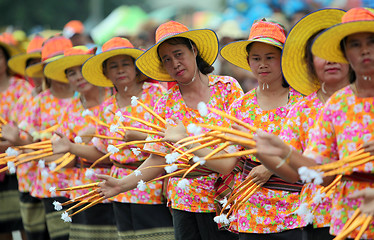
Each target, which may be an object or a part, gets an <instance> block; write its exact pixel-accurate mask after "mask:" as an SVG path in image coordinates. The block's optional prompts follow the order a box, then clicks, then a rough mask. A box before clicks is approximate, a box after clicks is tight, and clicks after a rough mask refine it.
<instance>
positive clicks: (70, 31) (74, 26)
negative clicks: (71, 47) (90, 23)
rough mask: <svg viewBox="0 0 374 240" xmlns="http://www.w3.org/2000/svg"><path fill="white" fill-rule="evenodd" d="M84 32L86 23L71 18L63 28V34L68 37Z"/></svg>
mask: <svg viewBox="0 0 374 240" xmlns="http://www.w3.org/2000/svg"><path fill="white" fill-rule="evenodd" d="M83 32H84V25H83V23H82V22H81V21H79V20H71V21H69V22H68V23H66V24H65V26H64V28H63V29H62V35H63V36H64V37H66V38H71V37H73V36H74V35H75V34H82V33H83Z"/></svg>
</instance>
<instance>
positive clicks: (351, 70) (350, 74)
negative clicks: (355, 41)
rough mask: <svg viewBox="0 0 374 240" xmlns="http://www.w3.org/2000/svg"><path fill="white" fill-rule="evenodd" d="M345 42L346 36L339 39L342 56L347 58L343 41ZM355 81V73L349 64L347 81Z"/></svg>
mask: <svg viewBox="0 0 374 240" xmlns="http://www.w3.org/2000/svg"><path fill="white" fill-rule="evenodd" d="M346 42H347V37H345V38H343V39H342V40H341V41H340V50H341V51H342V53H343V55H344V57H345V58H346V59H347V55H346V54H345V43H346ZM355 81H356V73H355V71H354V70H353V68H352V67H351V64H349V82H350V83H354V82H355Z"/></svg>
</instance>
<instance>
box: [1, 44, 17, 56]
mask: <svg viewBox="0 0 374 240" xmlns="http://www.w3.org/2000/svg"><path fill="white" fill-rule="evenodd" d="M0 46H1V47H3V48H4V49H5V50H6V51H7V52H8V54H9V56H10V57H13V56H15V55H17V54H20V53H21V51H20V50H19V49H17V48H16V47H14V46H12V45H9V44H6V43H4V42H0Z"/></svg>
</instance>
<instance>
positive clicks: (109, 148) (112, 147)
mask: <svg viewBox="0 0 374 240" xmlns="http://www.w3.org/2000/svg"><path fill="white" fill-rule="evenodd" d="M106 150H107V151H108V152H110V153H111V154H115V153H117V152H119V149H118V148H116V147H115V146H114V145H109V146H108V147H107V149H106Z"/></svg>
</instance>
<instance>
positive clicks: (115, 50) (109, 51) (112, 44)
mask: <svg viewBox="0 0 374 240" xmlns="http://www.w3.org/2000/svg"><path fill="white" fill-rule="evenodd" d="M101 50H102V53H100V54H97V55H95V56H93V57H91V58H89V59H88V60H87V61H86V62H85V63H84V64H83V67H82V74H83V77H84V78H85V79H86V80H87V81H88V82H90V83H92V84H93V85H96V86H99V87H113V86H114V85H113V82H112V81H111V80H110V79H109V78H107V77H106V76H105V75H104V69H103V62H104V61H105V60H107V59H108V58H111V57H114V56H118V55H128V56H130V57H132V58H134V59H136V58H138V57H139V56H140V55H141V54H142V53H143V50H140V49H138V48H135V47H134V46H133V45H132V44H131V42H130V41H129V40H128V39H126V38H120V37H115V38H112V39H110V40H109V41H107V42H106V43H104V45H103V47H102V48H101ZM138 80H139V81H143V80H145V77H140V78H139V79H138Z"/></svg>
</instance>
